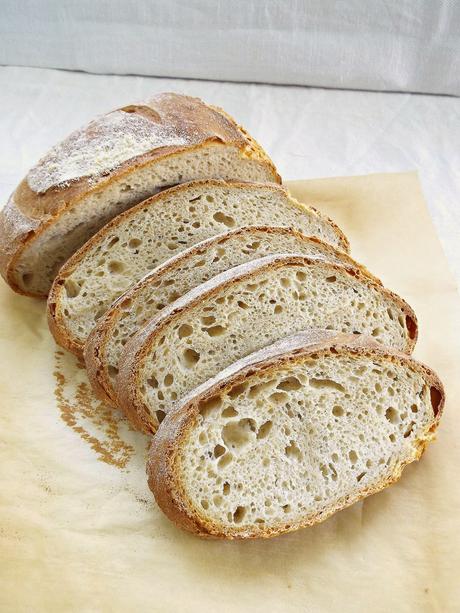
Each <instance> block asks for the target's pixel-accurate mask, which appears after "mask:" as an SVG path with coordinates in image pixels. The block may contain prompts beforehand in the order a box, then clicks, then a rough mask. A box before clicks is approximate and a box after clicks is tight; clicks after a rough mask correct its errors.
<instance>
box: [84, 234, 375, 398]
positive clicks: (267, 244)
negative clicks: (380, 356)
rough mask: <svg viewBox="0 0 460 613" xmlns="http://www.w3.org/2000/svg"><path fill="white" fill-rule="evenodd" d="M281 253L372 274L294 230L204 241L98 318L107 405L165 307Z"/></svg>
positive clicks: (96, 338) (95, 370) (95, 376)
mask: <svg viewBox="0 0 460 613" xmlns="http://www.w3.org/2000/svg"><path fill="white" fill-rule="evenodd" d="M276 253H292V254H295V253H302V254H306V255H318V254H320V255H323V256H324V257H325V258H326V259H328V260H330V261H331V262H338V263H342V264H346V265H349V266H354V267H357V268H360V269H361V271H362V272H363V274H367V275H369V276H371V275H370V273H369V272H368V271H367V270H366V269H364V268H363V267H362V266H361V267H360V266H359V265H358V264H357V263H356V262H355V261H354V260H353V259H352V258H351V257H350V256H349V255H347V254H346V253H344V252H343V251H339V250H337V249H335V248H334V247H332V246H331V245H329V244H328V243H325V242H323V241H321V240H319V239H318V238H315V237H307V236H305V235H304V234H301V233H300V232H297V231H296V230H292V229H290V228H276V227H268V226H248V227H245V228H239V229H237V230H232V231H230V232H226V233H224V234H220V235H218V236H214V237H212V238H209V239H207V240H205V241H202V242H201V243H198V244H197V245H194V246H193V247H190V248H189V249H186V250H185V251H183V252H181V253H179V254H178V255H176V256H175V257H173V258H171V259H169V260H167V261H166V262H165V263H164V264H162V265H160V266H158V267H157V268H155V269H154V270H153V271H152V272H151V273H149V274H147V275H146V276H145V277H144V278H143V279H142V280H141V281H139V283H137V284H136V285H134V286H132V287H131V288H130V289H128V290H127V291H126V292H125V293H124V294H123V295H122V296H120V298H118V300H116V301H115V302H114V303H113V305H112V306H111V307H110V308H109V310H108V311H107V312H106V313H105V315H103V316H102V317H101V318H100V319H99V320H98V322H97V324H96V326H95V327H94V329H93V331H92V332H91V334H90V335H89V338H88V341H87V342H86V345H85V351H84V354H85V362H86V368H87V370H88V374H89V378H90V381H91V383H92V385H93V389H94V390H95V391H96V393H97V394H98V396H99V397H100V398H101V399H103V400H105V401H106V402H109V403H112V404H113V403H115V402H116V394H115V387H114V385H115V380H116V376H117V373H118V362H119V360H120V355H121V352H122V351H123V348H124V346H125V344H126V343H127V341H128V340H129V339H130V338H131V337H132V336H133V335H134V334H135V332H137V330H138V329H139V328H140V327H142V326H143V325H144V324H145V323H146V322H147V321H148V320H149V319H151V318H152V317H154V316H155V315H156V314H157V313H159V312H160V311H161V309H162V308H164V307H165V306H166V305H167V304H170V303H171V302H174V300H176V299H177V298H179V297H180V296H182V295H183V294H185V293H187V292H188V291H189V290H191V289H192V288H194V287H196V286H197V285H199V284H200V283H204V282H205V281H208V280H209V279H210V278H211V277H213V276H215V275H217V274H219V273H221V272H223V271H225V270H228V269H229V268H232V267H234V266H238V265H239V264H243V263H245V262H249V261H251V260H254V259H257V258H260V257H263V256H266V255H270V254H276ZM372 278H373V279H374V280H375V277H372ZM379 283H380V282H379Z"/></svg>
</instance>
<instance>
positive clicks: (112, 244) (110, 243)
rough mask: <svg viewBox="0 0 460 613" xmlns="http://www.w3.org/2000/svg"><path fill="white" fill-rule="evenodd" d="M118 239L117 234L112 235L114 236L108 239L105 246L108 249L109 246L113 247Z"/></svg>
mask: <svg viewBox="0 0 460 613" xmlns="http://www.w3.org/2000/svg"><path fill="white" fill-rule="evenodd" d="M119 240H120V239H119V238H118V236H114V237H113V238H112V239H111V240H110V242H109V244H108V245H107V248H108V249H110V248H111V247H113V246H114V245H116V244H117V243H118V241H119Z"/></svg>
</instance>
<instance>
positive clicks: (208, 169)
mask: <svg viewBox="0 0 460 613" xmlns="http://www.w3.org/2000/svg"><path fill="white" fill-rule="evenodd" d="M208 178H221V179H243V180H245V181H261V182H264V181H274V180H276V175H275V174H274V173H273V172H272V171H271V170H270V167H268V166H267V165H264V164H263V163H261V162H260V160H258V159H255V158H251V157H249V156H246V155H242V152H241V150H240V149H239V148H238V147H236V146H232V145H223V144H216V143H210V144H207V145H203V146H201V147H199V148H193V149H191V150H185V151H182V152H180V153H174V154H171V155H165V156H164V157H163V158H160V159H156V160H155V162H154V163H153V162H152V163H150V164H147V165H143V166H139V167H138V168H136V169H135V170H133V171H131V172H129V173H124V174H122V175H121V176H119V177H116V178H115V179H113V180H112V181H110V182H108V183H107V184H106V185H102V186H99V187H98V188H97V189H96V188H94V189H89V190H88V194H87V195H85V196H84V197H82V198H80V199H79V200H78V201H76V202H75V203H74V206H72V207H69V208H67V209H66V210H65V211H64V212H62V213H61V214H60V216H59V217H58V218H57V219H55V220H53V223H49V224H47V225H46V227H44V229H43V230H42V231H41V232H40V233H39V234H38V235H37V236H36V238H35V240H33V241H31V242H29V244H28V245H27V247H26V248H25V249H24V250H23V251H22V252H21V253H20V255H19V256H18V257H17V258H16V260H15V263H14V266H12V267H10V272H9V276H8V278H7V280H8V282H9V283H10V284H12V286H13V289H17V290H19V291H20V292H23V293H26V294H29V295H35V296H46V295H48V292H49V289H50V287H51V284H52V281H53V279H54V278H55V276H56V274H57V272H58V270H59V268H60V267H61V265H62V264H63V263H64V262H66V261H67V260H68V258H69V257H70V256H71V255H72V254H73V253H74V252H75V251H76V250H77V249H79V248H80V247H81V246H82V245H83V244H84V243H85V242H86V241H87V240H88V239H89V238H90V237H91V236H93V235H94V234H95V233H96V232H97V231H98V230H99V229H100V228H102V227H103V226H104V225H105V224H106V223H107V222H109V221H110V220H111V219H113V218H114V217H115V216H116V215H118V214H120V213H122V212H123V211H125V210H127V209H129V208H131V207H132V206H133V205H135V204H137V203H138V202H141V201H142V200H145V199H146V198H148V197H149V196H152V195H153V194H155V193H157V192H158V191H160V190H161V189H162V188H165V187H167V186H170V185H175V184H177V183H182V182H187V181H191V180H195V179H208Z"/></svg>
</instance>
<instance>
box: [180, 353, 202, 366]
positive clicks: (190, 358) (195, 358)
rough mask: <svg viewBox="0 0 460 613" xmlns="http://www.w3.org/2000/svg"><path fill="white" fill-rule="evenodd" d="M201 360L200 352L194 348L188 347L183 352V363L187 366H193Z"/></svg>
mask: <svg viewBox="0 0 460 613" xmlns="http://www.w3.org/2000/svg"><path fill="white" fill-rule="evenodd" d="M199 360H200V354H199V353H198V352H197V351H195V350H193V349H186V350H185V351H184V352H183V354H182V363H183V364H184V366H185V367H186V368H193V367H194V366H195V364H196V363H197V362H199Z"/></svg>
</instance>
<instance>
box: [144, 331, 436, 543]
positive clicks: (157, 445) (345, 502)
mask: <svg viewBox="0 0 460 613" xmlns="http://www.w3.org/2000/svg"><path fill="white" fill-rule="evenodd" d="M313 354H315V355H318V356H323V355H327V354H335V355H337V354H347V355H355V356H364V357H368V358H369V359H381V360H383V361H385V362H388V363H395V364H402V365H405V366H406V367H409V368H411V369H412V370H414V371H416V372H418V373H420V374H422V376H424V377H425V380H426V382H427V385H429V386H430V390H431V389H433V388H434V389H435V390H437V395H436V401H435V403H433V400H432V406H433V419H432V421H431V423H430V424H429V426H428V427H427V428H426V430H425V431H424V432H423V434H422V435H421V436H420V437H419V439H417V441H415V442H414V447H415V449H414V453H413V455H412V456H411V457H408V458H407V459H406V460H405V461H402V462H400V463H399V464H397V465H396V466H395V468H394V471H393V473H392V474H391V475H390V476H389V477H387V478H385V479H383V480H382V481H381V482H380V483H378V484H377V485H376V486H374V487H369V488H366V489H364V490H362V491H361V492H358V493H357V494H356V495H354V496H345V497H343V498H342V499H341V500H340V501H338V502H337V504H335V505H333V506H332V507H330V508H328V509H325V510H323V511H322V512H320V513H316V514H312V515H310V516H306V517H304V518H302V519H301V520H299V521H297V522H290V523H289V524H280V525H278V526H274V527H270V528H256V527H255V526H254V527H252V529H248V528H237V527H236V528H233V529H232V530H231V531H228V530H227V531H225V530H223V529H222V527H221V526H219V525H217V524H213V523H211V522H208V521H206V519H205V518H203V517H200V515H199V510H198V509H194V507H193V504H192V503H191V501H190V500H188V499H187V495H186V493H185V491H184V488H183V486H182V485H181V483H180V477H179V474H178V470H177V461H178V456H179V453H180V450H181V441H182V440H183V439H184V437H187V434H188V432H189V430H190V429H192V428H193V427H194V426H195V424H196V422H197V420H198V416H199V406H200V403H201V402H203V401H206V400H207V399H209V398H211V397H213V396H215V395H217V394H219V393H222V392H224V391H225V390H227V389H228V388H230V387H233V386H234V385H238V384H239V383H242V382H244V381H245V380H247V377H249V376H251V375H252V374H254V373H259V372H263V373H267V372H271V371H275V370H277V369H278V368H279V367H280V366H284V365H286V364H290V363H300V362H301V361H302V360H303V359H308V357H309V356H311V355H313ZM431 398H432V396H431ZM444 404H445V391H444V388H443V385H442V383H441V381H440V379H439V377H438V376H437V375H436V373H435V372H434V371H433V370H431V369H430V368H428V367H427V366H425V365H424V364H421V363H420V362H417V361H415V360H414V359H412V358H410V357H409V356H407V355H405V354H403V353H400V352H396V351H393V350H391V349H387V348H384V347H382V346H378V344H377V343H376V342H374V341H373V340H372V339H370V338H366V337H365V336H353V335H347V334H342V333H335V332H330V331H325V330H310V331H306V332H304V333H301V334H298V335H293V336H291V337H288V338H286V339H283V340H282V341H279V342H278V343H275V344H274V345H272V346H270V347H267V348H264V349H262V350H260V351H257V352H255V353H253V354H252V355H250V356H248V357H246V358H243V359H242V360H239V361H238V362H236V363H235V364H233V365H232V366H230V367H229V368H227V369H225V370H224V371H222V372H221V373H220V374H219V375H217V376H216V377H215V378H214V379H211V380H210V381H208V382H206V383H204V384H203V385H201V386H200V387H199V388H197V389H196V390H195V391H194V392H192V393H191V394H189V395H188V396H187V397H186V398H184V400H183V401H182V402H181V403H180V404H179V405H177V406H176V407H175V408H174V409H173V410H172V411H170V412H169V413H168V414H167V415H166V417H165V419H164V421H163V422H162V423H161V425H160V428H159V430H158V432H157V434H156V435H155V437H154V438H153V441H152V445H151V448H150V453H149V458H148V461H147V476H148V484H149V487H150V489H151V490H152V492H153V494H154V496H155V500H156V501H157V503H158V505H159V507H160V508H161V509H162V511H163V512H164V513H165V514H166V515H167V517H169V519H170V520H172V521H173V522H174V523H175V524H176V525H177V526H179V527H180V528H183V529H185V530H188V531H189V532H192V533H194V534H196V535H198V536H201V537H208V538H209V537H210V538H221V539H223V538H225V539H253V538H270V537H274V536H278V535H280V534H284V533H287V532H292V531H294V530H297V529H299V528H304V527H307V526H312V525H314V524H316V523H319V522H322V521H324V520H325V519H327V518H328V517H329V516H330V515H332V514H333V513H335V512H336V511H339V510H341V509H344V508H346V507H348V506H350V505H351V504H354V503H355V502H357V501H358V500H361V499H363V498H365V497H367V496H370V495H371V494H374V493H377V492H379V491H380V490H382V489H384V488H385V487H387V486H388V485H391V484H392V483H394V482H396V481H397V480H398V479H399V478H400V476H401V473H402V471H403V469H404V467H405V466H406V465H407V464H409V463H410V462H413V461H415V460H418V459H419V458H420V457H421V455H422V454H423V452H424V450H425V448H426V446H427V444H428V443H429V442H430V441H431V440H433V438H434V433H435V431H436V429H437V426H438V423H439V420H440V418H441V415H442V411H443V408H444Z"/></svg>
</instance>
